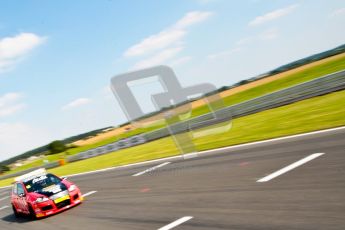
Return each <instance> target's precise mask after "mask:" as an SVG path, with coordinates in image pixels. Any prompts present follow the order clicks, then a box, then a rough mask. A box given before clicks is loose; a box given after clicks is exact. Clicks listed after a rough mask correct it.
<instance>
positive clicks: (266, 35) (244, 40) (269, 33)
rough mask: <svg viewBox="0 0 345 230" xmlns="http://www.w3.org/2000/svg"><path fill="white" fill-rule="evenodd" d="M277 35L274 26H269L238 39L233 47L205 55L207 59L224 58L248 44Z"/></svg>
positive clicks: (268, 39)
mask: <svg viewBox="0 0 345 230" xmlns="http://www.w3.org/2000/svg"><path fill="white" fill-rule="evenodd" d="M278 35H279V33H278V30H277V29H275V28H271V29H268V30H265V31H263V32H262V33H260V34H257V35H254V36H250V37H245V38H242V39H240V40H239V41H237V42H236V43H235V46H234V48H232V49H230V50H225V51H220V52H217V53H213V54H210V55H208V56H207V57H208V58H209V59H218V58H225V57H228V56H230V55H232V54H234V53H237V52H239V51H241V50H242V49H243V47H244V46H246V45H248V44H251V43H254V42H258V41H270V40H274V39H276V38H277V37H278Z"/></svg>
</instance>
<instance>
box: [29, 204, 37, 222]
mask: <svg viewBox="0 0 345 230" xmlns="http://www.w3.org/2000/svg"><path fill="white" fill-rule="evenodd" d="M29 217H30V218H31V219H32V220H36V218H37V217H36V213H35V211H34V209H33V208H32V207H31V205H29Z"/></svg>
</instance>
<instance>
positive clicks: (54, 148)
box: [48, 141, 67, 154]
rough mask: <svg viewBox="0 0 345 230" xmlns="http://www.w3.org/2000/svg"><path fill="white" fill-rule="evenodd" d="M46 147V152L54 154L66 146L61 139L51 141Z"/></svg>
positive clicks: (63, 149)
mask: <svg viewBox="0 0 345 230" xmlns="http://www.w3.org/2000/svg"><path fill="white" fill-rule="evenodd" d="M48 149H49V152H48V154H56V153H61V152H63V151H65V150H66V149H67V147H66V145H65V144H64V143H63V142H62V141H53V142H52V143H50V144H49V145H48Z"/></svg>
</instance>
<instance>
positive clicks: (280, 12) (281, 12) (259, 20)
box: [249, 4, 298, 26]
mask: <svg viewBox="0 0 345 230" xmlns="http://www.w3.org/2000/svg"><path fill="white" fill-rule="evenodd" d="M297 7H298V4H294V5H290V6H287V7H285V8H281V9H277V10H274V11H272V12H269V13H267V14H264V15H262V16H258V17H256V18H255V19H254V20H252V21H251V22H249V26H257V25H260V24H263V23H266V22H269V21H272V20H275V19H277V18H280V17H283V16H285V15H288V14H290V13H291V12H293V11H294V10H295V9H296V8H297Z"/></svg>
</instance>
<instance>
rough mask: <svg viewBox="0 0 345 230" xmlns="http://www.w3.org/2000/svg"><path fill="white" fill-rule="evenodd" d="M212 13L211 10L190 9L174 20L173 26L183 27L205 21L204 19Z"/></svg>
mask: <svg viewBox="0 0 345 230" xmlns="http://www.w3.org/2000/svg"><path fill="white" fill-rule="evenodd" d="M212 15H213V13H212V12H207V11H205V12H202V11H192V12H189V13H187V14H186V15H185V16H184V17H183V18H181V19H180V20H178V21H177V22H176V24H175V25H174V27H176V28H181V29H185V28H187V27H188V26H191V25H194V24H197V23H199V22H202V21H205V20H206V19H208V18H209V17H210V16H212Z"/></svg>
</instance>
